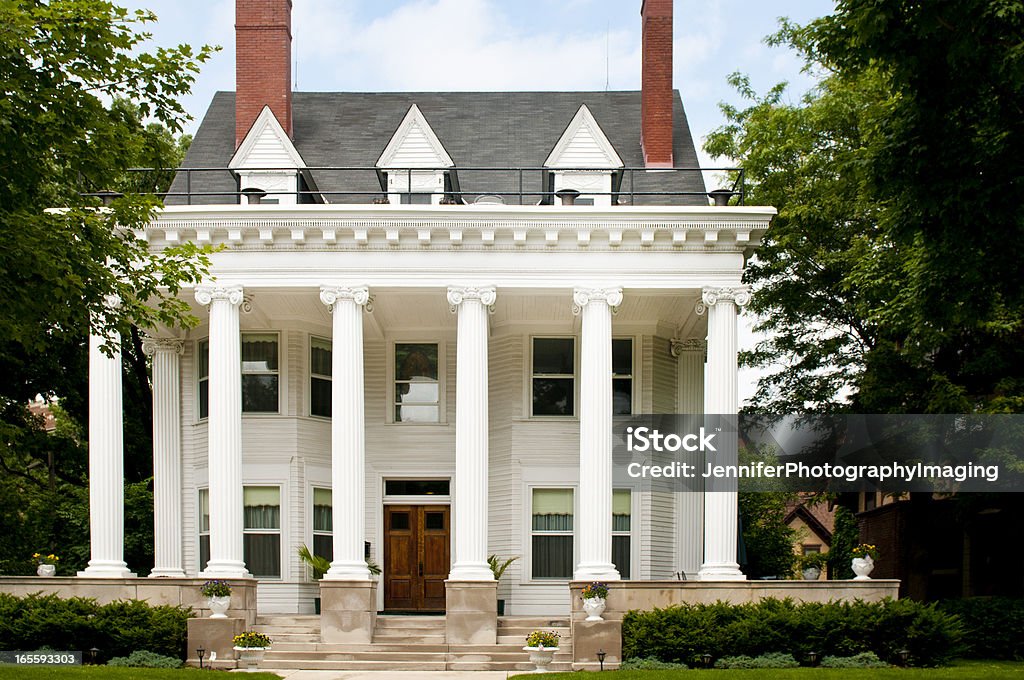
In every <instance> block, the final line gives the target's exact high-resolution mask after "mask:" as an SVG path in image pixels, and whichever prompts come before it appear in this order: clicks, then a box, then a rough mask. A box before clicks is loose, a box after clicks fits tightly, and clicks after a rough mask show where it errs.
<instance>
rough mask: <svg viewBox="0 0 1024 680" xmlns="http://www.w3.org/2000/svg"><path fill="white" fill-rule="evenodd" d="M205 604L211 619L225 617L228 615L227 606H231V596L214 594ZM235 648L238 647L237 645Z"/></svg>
mask: <svg viewBox="0 0 1024 680" xmlns="http://www.w3.org/2000/svg"><path fill="white" fill-rule="evenodd" d="M207 605H208V606H209V607H210V612H211V613H210V618H211V619H226V618H227V617H228V608H230V607H231V596H230V595H222V596H216V595H215V596H213V597H211V598H210V599H209V600H208V601H207ZM235 649H238V647H236V648H235Z"/></svg>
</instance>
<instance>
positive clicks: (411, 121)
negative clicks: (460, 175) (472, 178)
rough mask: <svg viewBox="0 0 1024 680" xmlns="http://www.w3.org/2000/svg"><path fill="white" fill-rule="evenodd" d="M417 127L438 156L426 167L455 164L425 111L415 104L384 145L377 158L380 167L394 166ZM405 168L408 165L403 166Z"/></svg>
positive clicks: (446, 166) (451, 165)
mask: <svg viewBox="0 0 1024 680" xmlns="http://www.w3.org/2000/svg"><path fill="white" fill-rule="evenodd" d="M415 128H419V130H420V132H422V133H423V137H424V139H425V140H426V142H427V144H428V145H430V148H431V150H432V151H433V152H434V155H435V156H436V159H435V162H434V163H430V164H428V165H427V166H426V167H430V168H438V167H443V168H450V167H453V166H454V165H455V161H453V160H452V157H451V156H450V155H448V152H447V151H446V150H445V148H444V145H443V144H441V140H440V139H438V138H437V135H436V134H434V130H433V128H431V127H430V123H428V122H427V119H426V118H425V117H424V115H423V112H422V111H420V107H418V106H416V105H415V104H413V105H412V106H410V107H409V111H408V113H406V114H405V118H403V119H402V122H401V123H400V124H399V125H398V128H397V129H396V130H395V134H393V135H392V136H391V140H390V141H389V142H388V145H387V146H386V147H384V151H383V152H382V153H381V155H380V158H378V159H377V167H378V168H389V167H394V165H393V162H394V159H395V156H397V155H398V153H399V152H400V151H401V150H402V147H403V146H404V145H405V142H406V140H407V139H408V138H409V135H410V133H412V131H413V130H414V129H415ZM402 167H403V168H404V167H406V166H404V165H403V166H402Z"/></svg>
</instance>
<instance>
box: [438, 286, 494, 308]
mask: <svg viewBox="0 0 1024 680" xmlns="http://www.w3.org/2000/svg"><path fill="white" fill-rule="evenodd" d="M497 299H498V294H497V291H496V290H495V288H494V286H448V304H449V305H450V306H451V311H452V314H454V313H455V311H456V310H457V309H458V307H459V305H461V304H462V303H463V302H465V301H466V300H478V301H479V302H480V304H481V305H483V306H484V307H488V308H490V306H491V305H493V304H494V301H495V300H497Z"/></svg>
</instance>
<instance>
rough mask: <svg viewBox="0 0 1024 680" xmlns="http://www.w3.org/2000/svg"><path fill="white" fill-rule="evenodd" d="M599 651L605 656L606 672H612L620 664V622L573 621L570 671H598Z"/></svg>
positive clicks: (599, 664) (599, 666)
mask: <svg viewBox="0 0 1024 680" xmlns="http://www.w3.org/2000/svg"><path fill="white" fill-rule="evenodd" d="M599 651H602V652H604V654H605V657H604V668H605V669H606V670H614V669H616V668H618V667H619V664H620V663H622V620H621V619H618V620H611V621H609V620H604V621H573V623H572V669H573V670H574V671H581V670H582V671H597V670H600V669H601V660H600V659H599V658H598V656H597V653H598V652H599Z"/></svg>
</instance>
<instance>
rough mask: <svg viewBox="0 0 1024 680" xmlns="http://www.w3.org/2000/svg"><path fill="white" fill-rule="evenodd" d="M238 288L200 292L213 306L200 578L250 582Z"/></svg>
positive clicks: (200, 297)
mask: <svg viewBox="0 0 1024 680" xmlns="http://www.w3.org/2000/svg"><path fill="white" fill-rule="evenodd" d="M242 299H243V296H242V287H241V286H238V285H233V286H230V285H229V286H222V285H201V286H196V301H197V302H198V303H199V304H201V305H209V306H210V378H209V396H210V402H209V403H210V414H209V417H208V419H207V440H208V444H209V454H208V457H207V460H208V465H209V475H210V561H209V562H208V563H207V565H206V569H204V570H203V571H202V572H201V573H200V576H202V577H213V576H216V577H222V578H223V577H234V578H246V577H248V576H249V572H248V571H247V570H246V568H245V556H244V555H245V552H244V549H243V536H242V532H243V528H244V523H243V514H242V339H241V335H240V334H239V328H238V307H239V305H240V304H241V303H242Z"/></svg>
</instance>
